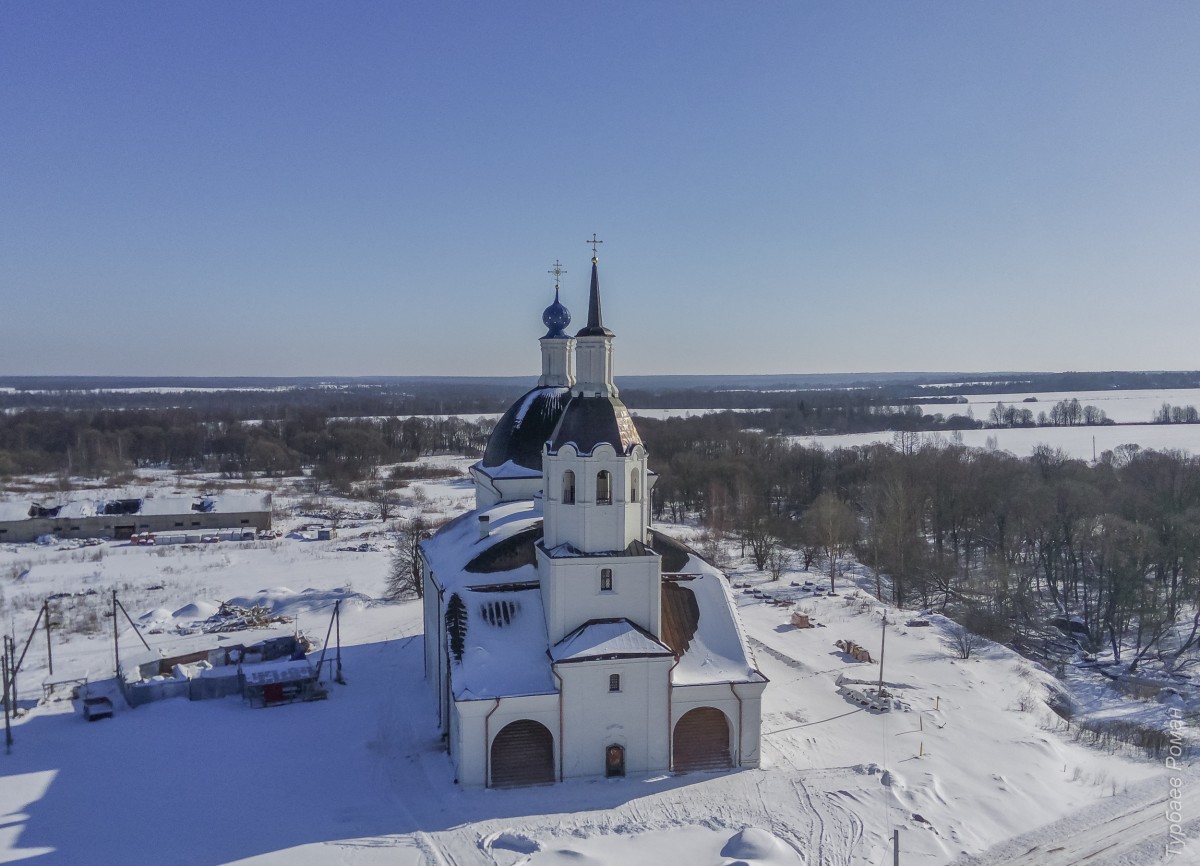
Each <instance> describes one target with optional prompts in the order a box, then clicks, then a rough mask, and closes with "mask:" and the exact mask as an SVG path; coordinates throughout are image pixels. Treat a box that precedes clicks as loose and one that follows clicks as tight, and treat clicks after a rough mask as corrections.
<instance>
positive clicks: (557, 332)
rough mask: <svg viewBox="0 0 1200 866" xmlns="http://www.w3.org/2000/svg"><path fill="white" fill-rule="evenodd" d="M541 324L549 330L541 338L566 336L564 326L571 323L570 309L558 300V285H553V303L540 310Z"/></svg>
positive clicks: (549, 338) (550, 338)
mask: <svg viewBox="0 0 1200 866" xmlns="http://www.w3.org/2000/svg"><path fill="white" fill-rule="evenodd" d="M542 324H543V325H545V326H546V327H547V328H548V329H549V330H547V331H546V336H544V337H542V339H543V340H552V339H561V338H563V337H566V336H567V334H566V327H567V325H569V324H571V311H570V310H568V309H567V308H566V307H564V306H563V305H562V304H561V303H560V302H559V300H558V286H555V287H554V303H553V304H551V305H550V306H548V307H546V309H545V310H544V311H542Z"/></svg>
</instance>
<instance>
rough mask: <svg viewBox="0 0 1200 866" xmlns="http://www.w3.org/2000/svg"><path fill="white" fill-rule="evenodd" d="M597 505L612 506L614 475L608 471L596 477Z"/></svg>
mask: <svg viewBox="0 0 1200 866" xmlns="http://www.w3.org/2000/svg"><path fill="white" fill-rule="evenodd" d="M596 504H597V505H612V475H611V474H610V473H609V471H608V470H607V469H601V470H600V472H599V473H598V474H597V475H596Z"/></svg>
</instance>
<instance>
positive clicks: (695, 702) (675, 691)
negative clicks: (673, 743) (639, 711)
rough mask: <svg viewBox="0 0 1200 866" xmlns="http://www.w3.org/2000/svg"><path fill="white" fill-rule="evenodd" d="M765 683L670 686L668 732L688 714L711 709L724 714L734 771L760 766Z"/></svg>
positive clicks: (673, 729) (672, 730)
mask: <svg viewBox="0 0 1200 866" xmlns="http://www.w3.org/2000/svg"><path fill="white" fill-rule="evenodd" d="M765 686H766V683H765V682H764V683H708V684H705V685H698V686H672V688H671V732H672V736H673V735H674V731H675V725H677V724H678V723H679V720H680V719H681V718H683V716H684V715H685V714H686V713H687V712H688V711H689V710H694V709H697V708H699V707H712V708H713V709H717V710H720V711H721V712H722V713H724V714H725V720H726V721H727V722H728V723H729V754H730V757H731V758H732V759H733V763H734V765H735V766H738V767H757V766H759V763H760V762H761V749H760V742H759V738H760V736H761V727H760V726H761V709H762V700H761V699H762V692H763V688H764V687H765Z"/></svg>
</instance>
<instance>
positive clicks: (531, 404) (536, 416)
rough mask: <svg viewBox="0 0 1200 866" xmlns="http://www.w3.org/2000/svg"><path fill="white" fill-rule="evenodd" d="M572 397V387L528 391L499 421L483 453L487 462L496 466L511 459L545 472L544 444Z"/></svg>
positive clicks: (486, 463)
mask: <svg viewBox="0 0 1200 866" xmlns="http://www.w3.org/2000/svg"><path fill="white" fill-rule="evenodd" d="M570 397H571V389H570V388H566V387H555V388H534V389H533V390H532V391H529V392H527V393H526V394H525V395H524V396H523V397H521V399H520V400H518V401H517V402H516V403H513V405H512V407H511V408H510V409H509V410H508V411H507V412H505V413H504V416H503V417H502V418H501V419H500V420H499V421H497V422H496V426H495V428H493V430H492V435H491V437H490V438H489V439H488V444H487V450H486V451H484V452H483V465H484V466H486V467H496V466H501V465H503V464H504V463H505V462H507V461H509V460H511V461H512V462H513V463H515V464H517V465H518V466H523V467H525V468H526V469H532V470H533V471H535V472H541V471H542V446H544V445H545V444H546V440H547V439H549V438H550V434H551V433H553V432H554V428H555V427H556V426H557V424H558V419H559V418H560V417H561V416H562V413H563V407H564V406H566V405H567V401H568V400H569V399H570Z"/></svg>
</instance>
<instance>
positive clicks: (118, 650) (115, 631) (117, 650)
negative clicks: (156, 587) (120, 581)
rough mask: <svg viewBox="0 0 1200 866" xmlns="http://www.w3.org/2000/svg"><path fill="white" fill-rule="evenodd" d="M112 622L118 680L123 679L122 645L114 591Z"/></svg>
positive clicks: (115, 592)
mask: <svg viewBox="0 0 1200 866" xmlns="http://www.w3.org/2000/svg"><path fill="white" fill-rule="evenodd" d="M112 620H113V667H114V669H115V672H116V676H117V679H120V678H121V645H120V643H119V642H118V641H117V636H118V635H119V634H120V631H119V630H118V629H117V591H116V590H115V589H114V590H113V591H112Z"/></svg>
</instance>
